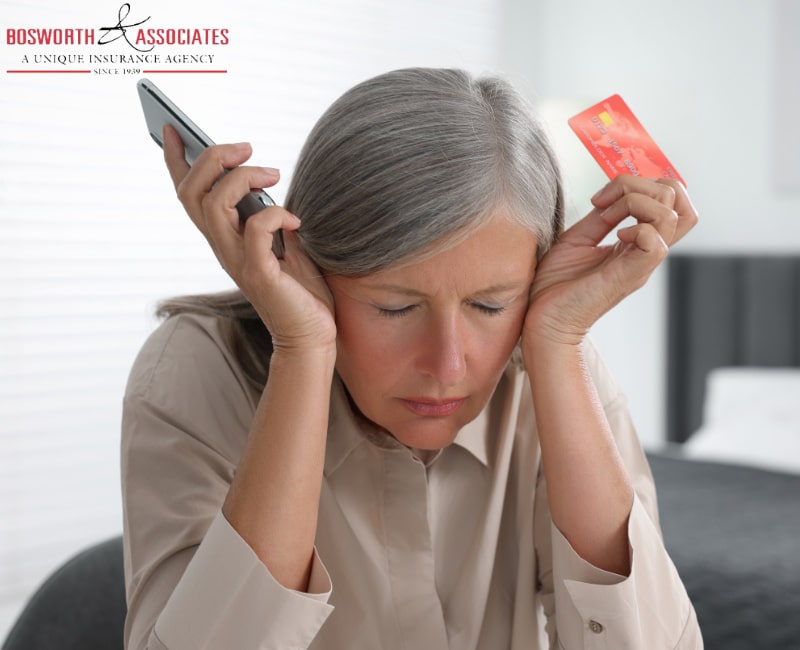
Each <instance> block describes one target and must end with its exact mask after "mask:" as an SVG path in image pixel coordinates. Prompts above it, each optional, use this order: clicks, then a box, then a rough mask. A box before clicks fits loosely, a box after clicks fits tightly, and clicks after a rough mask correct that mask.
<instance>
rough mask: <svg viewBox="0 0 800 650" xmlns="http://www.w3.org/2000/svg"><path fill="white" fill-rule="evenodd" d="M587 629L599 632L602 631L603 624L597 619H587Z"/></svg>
mask: <svg viewBox="0 0 800 650" xmlns="http://www.w3.org/2000/svg"><path fill="white" fill-rule="evenodd" d="M589 629H590V630H591V631H592V632H594V633H595V634H600V632H602V631H603V626H602V625H601V624H600V623H598V622H597V621H589Z"/></svg>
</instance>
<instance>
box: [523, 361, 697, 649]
mask: <svg viewBox="0 0 800 650" xmlns="http://www.w3.org/2000/svg"><path fill="white" fill-rule="evenodd" d="M587 360H588V361H589V366H590V368H592V372H593V377H594V380H595V383H596V385H597V387H598V393H599V395H600V398H601V400H602V402H603V404H604V409H605V412H606V416H607V418H608V421H609V424H610V425H611V429H612V431H613V433H614V437H615V440H616V442H617V447H618V449H619V450H620V454H621V456H622V459H623V462H624V463H625V466H626V468H627V470H628V473H629V476H630V479H631V482H632V484H633V486H634V500H633V505H632V507H631V512H630V515H629V518H628V543H629V545H630V550H631V573H630V575H628V576H627V577H626V576H620V575H617V574H614V573H609V572H607V571H603V570H602V569H599V568H597V567H595V566H593V565H591V564H590V563H588V562H586V561H585V560H584V559H583V558H581V557H580V556H579V555H578V554H577V553H576V552H575V550H574V549H573V548H572V547H571V546H570V544H569V542H568V541H567V539H566V538H565V537H564V535H563V534H562V533H561V531H560V530H558V528H557V527H556V526H555V525H554V524H553V522H552V519H551V518H550V510H549V506H548V504H547V486H546V482H545V480H544V475H543V472H541V471H540V474H539V479H538V481H537V488H536V497H535V506H534V545H535V547H536V556H537V563H538V575H539V590H540V602H541V604H542V606H543V608H544V613H545V616H546V619H547V623H546V631H547V636H548V638H549V642H550V647H551V648H565V649H567V650H577V649H594V648H598V649H599V648H620V649H623V648H665V649H674V650H701V649H702V648H703V641H702V637H701V634H700V629H699V626H698V624H697V618H696V616H695V612H694V608H693V607H692V604H691V602H690V600H689V597H688V595H687V593H686V589H685V588H684V586H683V583H682V582H681V579H680V577H679V575H678V572H677V570H676V569H675V566H674V565H673V563H672V560H671V559H670V557H669V555H668V553H667V551H666V549H665V548H664V544H663V540H662V537H661V530H660V527H659V523H658V509H657V501H656V494H655V485H654V482H653V477H652V474H651V472H650V468H649V466H648V464H647V459H646V457H645V455H644V452H643V450H642V448H641V445H640V444H639V440H638V436H637V434H636V431H635V429H634V426H633V423H632V421H631V418H630V414H629V412H628V409H627V403H626V400H625V397H624V395H623V394H622V393H620V392H619V390H618V389H617V388H616V385H615V384H614V382H613V380H612V379H611V377H610V375H609V374H608V371H607V370H606V369H605V367H604V366H603V365H602V362H601V361H600V360H599V358H598V357H597V355H596V353H595V352H594V349H593V348H590V349H589V350H588V352H587Z"/></svg>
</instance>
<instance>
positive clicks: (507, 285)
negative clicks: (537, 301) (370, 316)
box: [367, 280, 528, 298]
mask: <svg viewBox="0 0 800 650" xmlns="http://www.w3.org/2000/svg"><path fill="white" fill-rule="evenodd" d="M527 286H528V282H527V280H523V281H515V282H501V283H498V284H493V285H491V286H489V287H485V288H483V289H480V290H479V291H476V292H474V293H473V295H475V296H485V295H489V294H494V293H504V292H506V291H514V290H520V291H521V290H523V289H526V288H527ZM367 289H372V290H376V291H389V292H391V293H396V294H399V295H402V296H410V297H413V298H425V297H426V296H427V294H426V293H425V292H424V291H418V290H416V289H411V288H409V287H404V286H402V285H399V284H388V283H378V284H369V285H367Z"/></svg>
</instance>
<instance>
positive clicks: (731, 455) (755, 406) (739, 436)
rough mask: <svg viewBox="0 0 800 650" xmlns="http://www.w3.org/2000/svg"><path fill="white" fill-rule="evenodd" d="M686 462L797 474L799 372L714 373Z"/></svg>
mask: <svg viewBox="0 0 800 650" xmlns="http://www.w3.org/2000/svg"><path fill="white" fill-rule="evenodd" d="M683 451H684V453H685V454H686V455H687V456H688V457H690V458H696V459H704V460H718V461H722V462H729V463H737V464H744V465H752V466H755V467H761V468H764V469H771V470H776V471H783V472H792V473H797V474H800V368H746V367H736V368H717V369H715V370H713V371H711V372H710V373H709V376H708V378H707V381H706V398H705V403H704V409H703V425H702V426H701V427H700V429H698V431H697V432H695V434H694V435H693V436H692V437H691V438H690V439H689V440H688V442H686V443H685V444H684V445H683Z"/></svg>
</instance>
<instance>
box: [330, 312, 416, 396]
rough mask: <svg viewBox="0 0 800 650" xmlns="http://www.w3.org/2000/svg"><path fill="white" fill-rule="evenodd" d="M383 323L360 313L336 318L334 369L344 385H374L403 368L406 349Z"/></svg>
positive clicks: (383, 383)
mask: <svg viewBox="0 0 800 650" xmlns="http://www.w3.org/2000/svg"><path fill="white" fill-rule="evenodd" d="M387 325H388V324H386V323H381V322H377V323H376V322H374V320H373V319H371V318H369V317H365V316H364V315H363V314H354V315H351V314H343V315H341V316H338V317H337V360H336V368H337V370H338V372H339V374H340V375H341V376H342V377H343V378H344V379H345V380H346V382H347V383H348V384H350V385H356V384H364V385H365V386H369V387H373V388H377V387H379V386H383V385H388V384H391V383H392V381H393V378H394V377H396V376H397V375H398V374H400V373H401V372H402V371H403V369H404V361H407V360H408V359H409V357H410V355H409V354H408V349H407V347H406V345H405V344H404V342H403V341H400V340H398V336H397V333H396V332H395V331H394V330H393V328H391V327H390V326H387ZM395 329H396V328H395Z"/></svg>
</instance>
